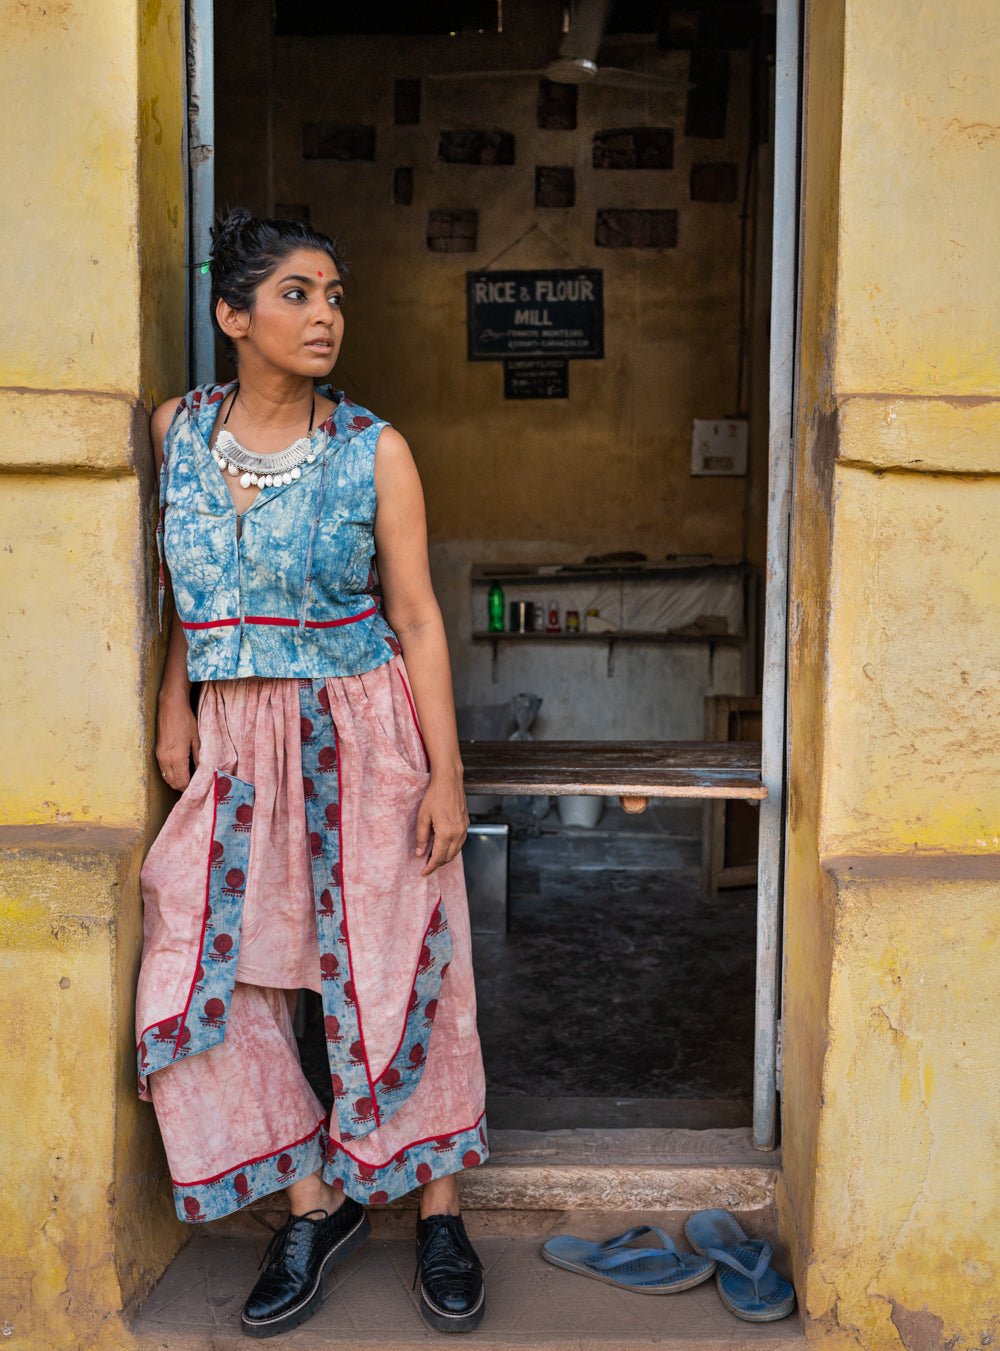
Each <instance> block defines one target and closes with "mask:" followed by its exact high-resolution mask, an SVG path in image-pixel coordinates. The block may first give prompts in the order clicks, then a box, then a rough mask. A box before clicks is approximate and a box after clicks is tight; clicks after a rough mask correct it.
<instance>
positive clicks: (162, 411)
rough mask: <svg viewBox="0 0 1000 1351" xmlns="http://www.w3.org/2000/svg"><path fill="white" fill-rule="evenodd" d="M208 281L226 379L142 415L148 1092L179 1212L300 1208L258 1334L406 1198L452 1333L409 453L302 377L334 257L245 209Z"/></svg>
mask: <svg viewBox="0 0 1000 1351" xmlns="http://www.w3.org/2000/svg"><path fill="white" fill-rule="evenodd" d="M210 266H211V273H212V318H213V322H214V324H215V326H216V329H217V331H218V332H219V334H220V335H221V336H222V338H223V340H224V341H225V342H226V344H227V345H228V346H229V347H230V348H231V350H232V351H233V352H234V353H235V356H236V362H237V373H238V379H237V380H235V381H233V382H231V383H230V384H226V385H220V386H205V387H202V388H200V389H196V390H193V391H192V392H191V393H189V394H187V395H185V396H184V397H183V398H179V399H171V400H169V401H168V402H167V403H164V404H162V405H161V406H160V407H159V408H157V409H156V410H155V412H154V414H153V419H152V435H153V445H154V450H155V452H156V457H157V465H158V468H159V471H160V504H161V510H160V529H159V531H158V540H159V541H160V544H161V614H162V596H163V589H164V588H165V586H166V581H167V571H168V570H169V576H170V582H171V587H172V591H173V596H174V603H175V609H176V615H175V618H174V622H173V624H172V625H171V630H170V639H169V645H168V649H167V658H166V665H165V668H164V673H163V681H162V686H161V690H160V695H159V706H158V709H159V720H158V732H157V747H156V754H157V760H158V762H159V765H160V769H161V771H162V773H163V776H164V778H165V779H166V781H167V783H169V784H170V785H171V787H173V788H176V789H180V790H183V795H182V797H181V798H180V800H179V802H178V803H177V805H176V806H175V807H174V810H173V811H172V813H171V815H170V817H169V818H168V820H167V822H166V824H165V825H164V827H163V830H162V831H161V833H160V835H159V836H158V838H157V840H156V841H155V843H154V845H153V847H152V849H151V851H150V853H149V855H148V857H147V859H146V862H145V864H144V866H143V872H142V890H143V899H144V903H145V944H144V950H143V964H142V970H141V974H140V979H139V991H138V1010H137V1032H138V1043H139V1046H138V1059H139V1076H140V1091H141V1092H142V1094H143V1096H146V1097H151V1099H152V1101H153V1104H154V1107H155V1109H156V1113H157V1118H158V1121H159V1125H160V1129H161V1133H162V1135H163V1140H164V1145H165V1148H166V1152H167V1159H168V1162H169V1165H170V1171H171V1177H172V1179H173V1186H174V1194H175V1201H176V1205H177V1213H178V1215H179V1216H180V1218H181V1219H182V1220H185V1221H189V1222H199V1221H203V1220H209V1219H215V1218H218V1217H220V1216H222V1215H225V1214H228V1213H230V1212H231V1211H234V1210H237V1209H239V1208H240V1207H241V1206H243V1205H245V1204H247V1203H248V1202H249V1201H251V1200H253V1199H254V1198H256V1197H259V1196H263V1195H266V1194H267V1193H269V1192H273V1191H277V1190H284V1191H285V1193H286V1194H287V1197H288V1204H289V1218H288V1221H287V1223H286V1224H285V1225H284V1226H283V1227H282V1228H281V1229H280V1230H279V1231H278V1233H277V1234H276V1236H275V1239H274V1240H273V1241H272V1244H271V1246H270V1247H269V1249H268V1253H267V1261H266V1267H265V1270H264V1273H263V1275H262V1276H261V1278H260V1280H259V1281H258V1282H257V1284H256V1286H255V1287H254V1289H253V1290H252V1292H251V1294H250V1297H249V1299H248V1300H247V1303H246V1306H245V1307H244V1310H243V1314H242V1325H243V1329H244V1331H245V1332H246V1333H248V1334H249V1335H250V1336H255V1337H269V1336H273V1335H275V1334H276V1333H279V1332H283V1331H286V1330H288V1329H290V1328H292V1327H295V1326H296V1325H297V1324H299V1323H301V1322H302V1321H304V1320H305V1319H306V1318H308V1317H309V1316H310V1315H311V1314H312V1313H313V1312H315V1310H316V1309H317V1308H318V1307H319V1305H320V1303H321V1301H322V1298H323V1282H324V1277H325V1275H326V1273H327V1272H328V1271H329V1270H330V1269H331V1268H332V1267H333V1266H335V1265H336V1264H338V1263H339V1262H341V1261H343V1260H345V1259H346V1258H347V1257H348V1256H350V1254H351V1253H353V1252H354V1251H355V1250H356V1249H357V1248H358V1247H359V1246H360V1244H361V1243H362V1242H363V1241H364V1240H365V1238H366V1237H367V1236H368V1234H369V1233H370V1223H369V1221H368V1218H367V1216H366V1214H365V1211H364V1209H363V1206H364V1204H365V1203H374V1204H378V1203H384V1202H386V1201H389V1200H392V1199H394V1198H395V1197H397V1196H400V1195H402V1194H403V1193H405V1192H407V1191H409V1190H411V1189H413V1188H414V1187H417V1186H420V1187H421V1189H422V1190H421V1197H420V1209H419V1214H418V1219H417V1261H418V1272H419V1274H420V1277H421V1280H420V1291H421V1293H420V1308H421V1312H422V1314H423V1316H424V1318H425V1320H426V1321H427V1322H428V1323H430V1324H431V1326H433V1327H435V1328H437V1329H439V1330H444V1331H465V1330H468V1329H471V1328H474V1327H476V1326H477V1325H478V1323H479V1322H480V1321H481V1319H482V1315H483V1309H484V1291H483V1280H482V1270H481V1266H480V1263H479V1260H478V1258H477V1256H476V1254H475V1251H474V1250H473V1248H472V1245H471V1244H470V1242H469V1240H468V1237H467V1235H466V1233H465V1230H464V1227H463V1225H462V1220H461V1216H460V1214H459V1202H458V1188H457V1183H456V1174H457V1172H458V1171H460V1170H461V1169H463V1168H466V1167H472V1166H474V1165H475V1164H477V1163H479V1162H481V1161H482V1160H483V1159H484V1158H485V1157H486V1155H487V1143H486V1129H485V1117H484V1114H483V1099H484V1081H483V1070H482V1060H481V1055H480V1050H479V1041H478V1038H477V1035H476V1027H475V994H474V988H473V984H472V968H471V958H470V943H469V926H468V912H467V905H466V899H465V891H464V880H463V875H462V865H461V861H460V860H459V857H458V854H459V850H460V849H461V846H462V843H463V841H464V839H465V833H466V827H467V825H468V816H467V813H466V808H465V797H464V793H463V788H462V765H461V761H460V759H459V751H458V741H457V736H456V731H455V714H454V707H453V700H452V692H451V678H450V671H449V664H448V653H447V647H446V641H445V635H444V628H443V624H442V621H441V615H440V611H439V609H438V606H437V603H436V601H435V599H434V594H433V591H432V589H431V583H430V576H429V569H428V561H427V539H426V525H425V519H424V507H423V498H422V494H421V488H420V481H419V478H418V475H417V470H416V467H415V465H414V463H413V459H412V456H411V454H410V451H409V448H408V446H407V444H406V442H405V441H404V439H403V437H402V436H400V435H399V433H398V432H396V431H394V430H393V429H392V428H391V427H390V426H388V424H387V423H385V422H384V421H382V420H381V419H379V418H377V417H376V416H375V415H374V414H373V413H370V412H368V411H367V410H366V409H364V408H361V407H359V406H358V405H357V404H354V403H352V402H351V401H350V400H348V399H346V398H344V397H343V396H342V395H341V394H336V393H334V392H333V391H332V390H331V389H330V388H329V387H327V386H324V385H319V386H317V385H316V381H317V380H321V379H322V378H324V377H325V376H327V375H328V374H329V373H330V371H331V370H332V369H333V366H334V364H335V363H336V360H337V355H338V352H339V350H340V344H341V339H342V337H343V331H344V315H343V310H342V308H341V302H342V297H343V280H342V268H341V265H340V260H339V258H338V255H337V250H336V247H335V245H334V244H333V242H332V241H331V240H330V239H329V238H327V236H325V235H323V234H319V233H318V232H317V231H315V230H313V229H312V228H311V227H310V226H309V225H308V224H306V223H304V222H299V221H270V220H260V219H256V218H254V217H252V216H251V215H250V214H249V213H248V212H245V211H241V210H237V211H232V212H230V213H229V215H228V216H227V217H226V218H225V220H224V221H222V223H221V224H220V225H219V226H218V227H217V229H216V230H215V231H214V232H213V252H212V258H211V262H210ZM373 555H377V559H378V578H379V584H380V589H381V597H382V600H381V602H380V600H379V598H378V596H377V594H376V583H375V575H374V572H373V570H372V563H373ZM404 659H405V665H404ZM194 681H201V682H203V683H202V687H201V693H200V701H199V708H198V717H197V720H196V719H195V717H194V715H193V714H192V712H191V705H190V698H189V696H190V689H191V683H192V682H194ZM192 764H193V766H194V772H193V774H192V773H191V766H192ZM300 988H309V989H312V990H315V991H318V992H319V993H320V994H321V995H322V999H323V1011H324V1026H325V1032H326V1048H327V1057H328V1060H329V1066H330V1082H331V1087H332V1090H333V1098H334V1102H333V1110H332V1112H331V1113H330V1115H329V1119H327V1115H326V1113H325V1112H324V1110H323V1109H322V1107H321V1106H320V1103H319V1101H318V1099H317V1098H316V1096H315V1094H314V1093H313V1091H312V1089H311V1088H310V1087H309V1085H308V1083H307V1082H306V1080H305V1078H304V1076H303V1074H302V1070H301V1067H300V1065H299V1060H298V1053H297V1049H296V1043H295V1038H294V1035H293V1031H292V1009H293V1004H294V999H295V991H297V990H298V989H300Z"/></svg>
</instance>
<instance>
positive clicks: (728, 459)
mask: <svg viewBox="0 0 1000 1351" xmlns="http://www.w3.org/2000/svg"><path fill="white" fill-rule="evenodd" d="M746 472H747V423H746V419H745V418H719V419H715V420H713V419H709V418H695V419H694V424H693V430H692V433H691V473H692V475H694V476H697V477H702V476H704V475H713V476H715V477H717V478H718V477H723V476H726V475H728V476H730V477H734V478H739V477H741V476H742V475H744V474H746Z"/></svg>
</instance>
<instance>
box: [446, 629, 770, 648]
mask: <svg viewBox="0 0 1000 1351" xmlns="http://www.w3.org/2000/svg"><path fill="white" fill-rule="evenodd" d="M472 637H473V641H474V642H477V643H525V642H532V643H720V644H722V645H723V646H724V647H740V646H742V644H743V643H744V642H745V639H744V637H743V635H742V634H740V633H647V632H644V631H643V630H639V629H615V630H614V631H613V632H611V633H583V632H580V633H535V632H531V633H510V632H508V631H507V630H506V629H505V630H504V631H503V632H501V633H490V632H489V631H488V630H486V629H478V630H476V632H475V633H473V635H472Z"/></svg>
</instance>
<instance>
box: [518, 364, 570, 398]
mask: <svg viewBox="0 0 1000 1351" xmlns="http://www.w3.org/2000/svg"><path fill="white" fill-rule="evenodd" d="M503 396H504V398H505V399H568V398H569V362H568V361H564V360H563V358H562V357H525V358H523V359H522V358H520V357H515V358H514V359H513V360H511V361H505V362H504V363H503Z"/></svg>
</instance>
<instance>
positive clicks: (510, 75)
mask: <svg viewBox="0 0 1000 1351" xmlns="http://www.w3.org/2000/svg"><path fill="white" fill-rule="evenodd" d="M544 74H545V71H544V70H447V71H439V72H438V73H437V74H435V75H425V76H424V79H425V80H433V81H435V82H437V81H444V80H527V79H532V80H538V79H541V77H542V76H543V75H544Z"/></svg>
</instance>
